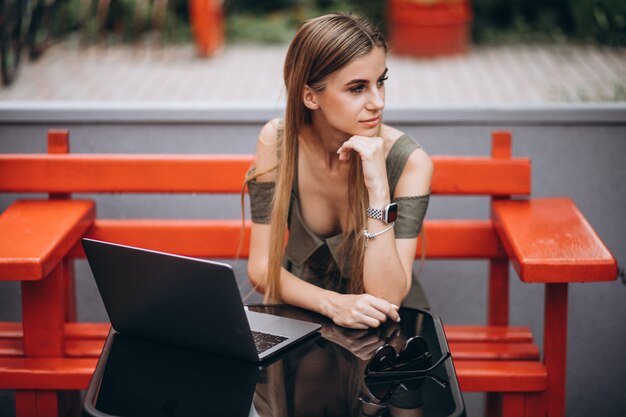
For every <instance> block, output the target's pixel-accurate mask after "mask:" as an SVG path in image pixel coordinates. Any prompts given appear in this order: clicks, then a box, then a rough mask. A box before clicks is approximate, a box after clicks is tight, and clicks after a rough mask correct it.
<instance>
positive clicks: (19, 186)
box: [0, 131, 531, 259]
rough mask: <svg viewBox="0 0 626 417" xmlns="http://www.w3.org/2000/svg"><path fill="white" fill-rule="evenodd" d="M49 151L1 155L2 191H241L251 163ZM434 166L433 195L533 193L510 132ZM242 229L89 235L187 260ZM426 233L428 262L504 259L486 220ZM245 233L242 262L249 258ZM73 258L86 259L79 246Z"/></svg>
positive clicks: (198, 226) (225, 226) (168, 228)
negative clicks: (475, 152) (479, 151)
mask: <svg viewBox="0 0 626 417" xmlns="http://www.w3.org/2000/svg"><path fill="white" fill-rule="evenodd" d="M48 148H49V153H48V154H4V155H0V192H10V193H49V194H50V198H67V197H69V196H70V194H71V193H116V194H118V193H180V194H184V193H205V194H239V193H240V192H241V187H242V182H243V178H244V175H245V172H246V171H247V169H248V168H249V166H250V164H251V163H252V156H251V155H175V154H167V155H157V154H71V153H69V134H68V132H66V131H51V132H50V133H49V135H48ZM433 161H434V165H435V172H434V176H433V181H432V193H433V194H435V195H481V196H490V197H492V199H502V198H509V197H510V196H511V195H529V194H530V191H531V172H530V171H531V170H530V160H529V159H527V158H511V135H510V133H508V132H494V133H493V135H492V155H491V156H489V157H485V156H468V157H458V156H455V157H449V156H434V157H433ZM240 226H241V222H240V220H237V219H232V220H215V219H207V220H159V219H142V220H128V219H98V220H97V221H96V224H95V227H94V228H93V230H91V231H90V232H89V236H90V237H93V238H96V239H103V240H110V241H115V242H120V243H125V244H129V245H137V246H143V247H148V248H153V249H158V250H163V251H168V252H174V253H180V254H185V255H189V256H199V257H208V258H233V257H234V256H235V254H236V252H237V248H238V245H239V240H240ZM247 229H249V227H248V228H247ZM424 233H425V234H426V236H427V240H428V249H427V254H426V255H427V257H429V258H448V259H466V258H487V259H494V258H504V257H505V253H504V250H503V248H502V247H501V245H500V243H499V240H498V238H497V236H496V233H495V230H494V227H493V224H492V222H491V221H490V220H432V219H430V217H429V220H427V221H426V222H425V225H424ZM247 235H248V234H247V232H246V242H245V243H246V244H244V245H243V251H242V252H241V256H242V257H246V256H247V246H248V245H247V237H248V236H247ZM469 242H471V244H470V243H469ZM421 247H422V245H418V251H417V253H416V256H420V255H421V253H420V250H421V249H420V248H421ZM72 256H74V257H81V256H83V254H82V251H81V250H80V248H75V250H74V251H73V252H72Z"/></svg>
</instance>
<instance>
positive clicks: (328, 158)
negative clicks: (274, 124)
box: [299, 121, 350, 170]
mask: <svg viewBox="0 0 626 417" xmlns="http://www.w3.org/2000/svg"><path fill="white" fill-rule="evenodd" d="M349 138H350V135H349V134H347V133H344V132H341V131H338V130H337V129H335V128H333V127H332V126H330V125H328V124H327V123H315V121H314V122H313V123H312V124H310V125H306V126H305V127H304V128H303V129H302V131H301V132H300V135H299V140H300V146H301V148H304V149H306V151H307V152H310V153H311V154H312V156H313V157H315V158H319V159H320V161H322V162H323V163H324V166H325V167H326V168H327V169H329V170H334V169H336V168H337V167H339V166H341V165H340V162H341V161H339V156H338V155H337V150H338V149H339V147H340V146H341V144H343V143H344V142H345V141H346V140H348V139H349Z"/></svg>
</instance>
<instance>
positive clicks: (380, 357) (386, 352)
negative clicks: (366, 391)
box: [366, 345, 398, 373]
mask: <svg viewBox="0 0 626 417" xmlns="http://www.w3.org/2000/svg"><path fill="white" fill-rule="evenodd" d="M397 359H398V358H397V355H396V351H395V350H394V349H393V348H392V347H391V346H389V345H384V346H381V347H379V348H378V349H376V352H374V355H372V358H371V359H370V361H369V363H368V364H367V368H366V373H369V372H384V371H388V370H390V369H392V368H393V367H394V365H395V364H396V362H397Z"/></svg>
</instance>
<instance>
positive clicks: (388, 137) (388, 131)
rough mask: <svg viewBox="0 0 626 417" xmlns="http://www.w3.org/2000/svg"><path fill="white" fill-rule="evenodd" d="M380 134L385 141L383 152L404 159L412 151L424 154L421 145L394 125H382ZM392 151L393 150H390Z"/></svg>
mask: <svg viewBox="0 0 626 417" xmlns="http://www.w3.org/2000/svg"><path fill="white" fill-rule="evenodd" d="M380 135H381V137H382V138H383V140H384V141H385V154H386V155H389V154H390V153H391V155H390V156H391V157H392V158H393V157H398V158H401V159H404V158H405V157H407V156H408V155H412V154H414V153H417V154H424V155H425V154H426V152H424V150H423V149H422V147H421V146H420V145H419V144H418V143H417V142H416V141H415V140H413V139H412V138H411V137H410V136H409V135H407V134H406V133H404V132H403V131H401V130H398V129H396V128H394V127H391V126H388V125H383V126H382V128H381V131H380ZM392 151H393V152H392Z"/></svg>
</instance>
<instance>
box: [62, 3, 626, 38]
mask: <svg viewBox="0 0 626 417" xmlns="http://www.w3.org/2000/svg"><path fill="white" fill-rule="evenodd" d="M57 1H58V3H57V4H58V6H57V9H56V12H55V19H54V22H55V23H54V28H53V33H55V34H64V33H68V32H70V31H75V30H80V31H81V36H82V38H83V39H88V40H89V39H90V40H94V39H96V38H97V37H99V36H100V37H101V36H103V34H104V35H106V36H107V37H109V38H113V39H117V40H121V41H132V40H135V39H137V38H138V37H141V36H143V35H145V34H146V33H148V32H150V30H151V29H152V27H151V20H150V17H151V11H152V10H151V9H150V8H147V9H146V10H144V11H143V12H142V13H136V4H137V1H138V0H111V5H110V9H109V13H108V16H107V19H106V22H104V23H103V22H98V20H97V16H96V7H97V3H98V1H97V0H87V1H85V0H57ZM470 1H471V5H472V10H473V14H474V22H473V25H472V37H473V40H474V42H477V43H503V42H507V43H510V42H537V41H541V42H544V41H549V42H564V41H576V42H596V43H600V44H605V45H612V46H625V45H626V0H470ZM81 5H82V7H84V6H85V5H87V10H81ZM167 7H168V8H167V14H166V16H165V18H164V19H163V22H162V25H161V26H160V28H159V32H160V33H159V35H160V36H161V38H162V39H163V40H164V41H165V42H183V41H189V40H190V39H191V30H190V25H189V11H188V9H189V2H188V0H169V1H168V6H167ZM386 7H387V2H386V0H361V1H359V0H265V1H259V0H224V13H225V15H226V32H227V33H226V38H227V40H228V42H247V43H249V42H256V43H280V42H288V41H289V40H290V39H291V37H292V36H293V34H294V33H295V31H296V30H297V28H298V26H299V25H300V24H301V22H302V21H303V20H305V19H307V18H310V17H313V16H318V15H321V14H325V13H330V12H335V11H346V12H348V11H353V12H357V13H360V14H362V15H364V16H366V17H367V18H368V19H369V20H370V21H371V22H372V23H373V24H375V25H379V26H380V27H381V28H382V29H383V30H385V29H386V25H387V22H386V18H385V12H386Z"/></svg>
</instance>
